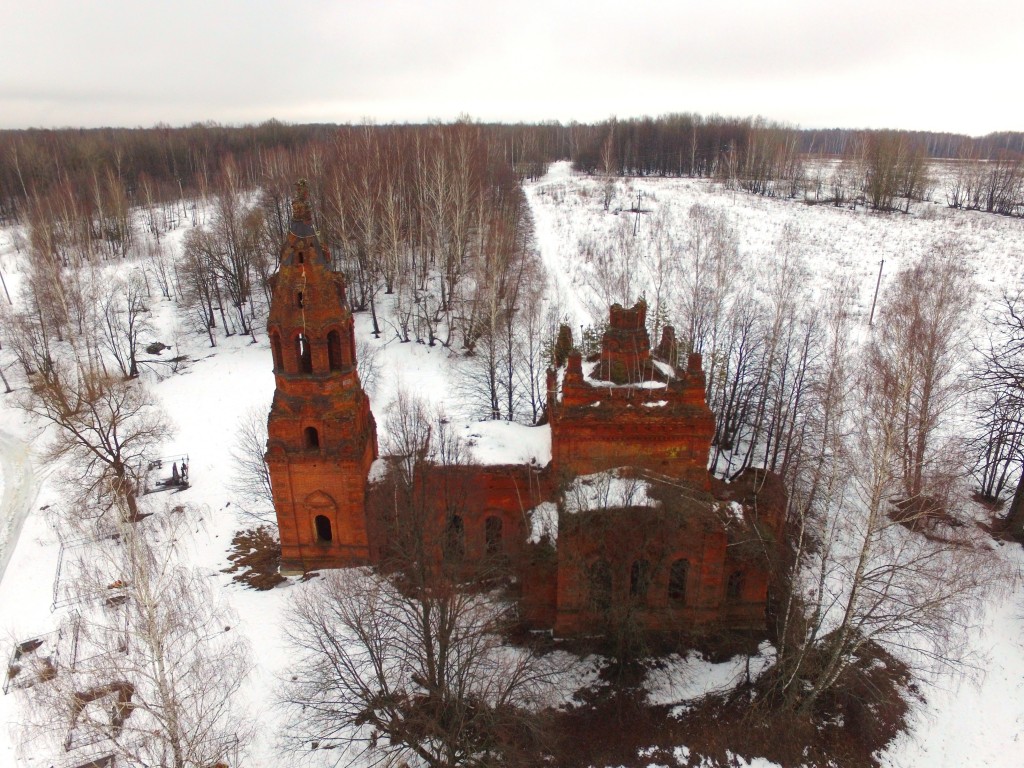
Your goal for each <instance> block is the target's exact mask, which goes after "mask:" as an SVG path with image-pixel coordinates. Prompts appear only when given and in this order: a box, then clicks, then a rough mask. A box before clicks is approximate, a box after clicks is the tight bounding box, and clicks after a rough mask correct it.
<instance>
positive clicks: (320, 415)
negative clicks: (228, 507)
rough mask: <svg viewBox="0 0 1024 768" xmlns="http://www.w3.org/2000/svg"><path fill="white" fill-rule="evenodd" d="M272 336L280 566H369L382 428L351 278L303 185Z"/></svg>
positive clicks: (275, 287) (278, 284) (273, 305)
mask: <svg viewBox="0 0 1024 768" xmlns="http://www.w3.org/2000/svg"><path fill="white" fill-rule="evenodd" d="M270 286H271V300H270V317H269V319H268V320H267V331H268V335H269V336H270V348H271V351H272V353H273V360H274V380H275V384H276V388H275V390H274V402H273V405H272V406H271V408H270V418H269V420H268V440H267V454H266V461H267V466H268V468H269V470H270V483H271V487H272V489H273V494H274V508H275V510H276V512H277V522H278V527H279V530H280V535H281V570H282V572H284V573H297V572H303V571H308V570H314V569H316V568H338V567H343V566H349V565H359V564H363V563H366V562H367V561H368V559H369V546H368V542H367V533H366V509H365V499H366V484H367V475H368V473H369V471H370V465H371V464H372V463H373V461H374V460H375V459H376V458H377V426H376V423H375V422H374V420H373V414H372V413H371V412H370V401H369V398H368V397H367V396H366V393H365V392H364V391H363V388H362V385H361V384H360V382H359V374H358V372H357V371H356V350H355V331H354V323H353V320H352V313H351V312H350V311H349V309H348V305H347V303H346V301H345V279H344V277H343V276H342V275H341V273H339V272H335V271H333V270H332V269H331V258H330V253H329V252H328V250H327V248H326V247H325V246H324V245H323V243H322V242H321V241H320V236H319V234H318V233H317V231H316V228H315V227H314V226H313V214H312V209H311V208H310V204H309V192H308V188H307V186H306V182H305V181H299V182H298V184H296V191H295V198H294V200H293V201H292V220H291V224H290V226H289V228H288V235H287V236H286V238H285V241H284V243H283V245H282V246H281V257H280V262H279V265H278V270H277V273H276V274H275V275H273V276H272V277H271V278H270Z"/></svg>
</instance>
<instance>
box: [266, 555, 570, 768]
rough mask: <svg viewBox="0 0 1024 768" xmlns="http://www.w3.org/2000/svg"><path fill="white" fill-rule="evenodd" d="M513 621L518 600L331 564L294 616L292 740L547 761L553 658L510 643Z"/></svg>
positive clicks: (294, 746) (358, 752)
mask: <svg viewBox="0 0 1024 768" xmlns="http://www.w3.org/2000/svg"><path fill="white" fill-rule="evenodd" d="M511 619H512V608H511V606H510V605H509V604H507V603H504V602H501V601H499V600H497V599H496V598H493V597H491V596H488V595H481V594H471V593H469V592H466V591H463V590H461V589H459V588H458V587H456V586H455V585H453V584H450V583H449V584H447V585H443V586H442V585H440V584H435V585H434V586H433V587H432V588H430V589H415V588H410V586H409V585H399V584H398V583H396V582H395V581H392V580H389V579H384V578H378V577H376V576H374V575H373V574H372V573H369V572H367V571H365V570H361V569H352V570H345V571H331V572H330V573H328V574H326V576H325V577H324V578H323V579H319V580H317V581H316V582H314V583H311V584H310V585H308V587H306V588H304V589H303V590H302V591H300V592H299V593H298V595H297V596H296V598H295V600H294V602H293V604H292V608H291V611H290V614H289V621H288V624H287V626H288V629H287V634H288V639H289V643H290V645H291V647H292V649H293V651H294V652H295V654H296V655H295V657H294V658H295V661H294V663H293V665H292V666H291V669H290V674H289V679H288V680H286V681H285V684H284V688H283V690H282V692H281V703H282V705H283V706H284V709H285V712H286V726H285V734H284V737H285V744H286V745H287V746H288V747H289V748H290V749H291V750H293V751H294V752H296V753H299V754H301V753H306V754H309V751H310V748H311V747H312V748H313V749H314V750H315V749H317V748H328V749H329V748H336V747H339V746H340V747H341V748H342V749H343V750H344V753H343V754H342V755H341V756H339V758H337V759H338V760H339V761H341V760H344V761H346V762H352V761H355V760H357V759H359V758H360V757H362V756H366V757H367V758H369V759H370V760H372V761H374V762H377V761H380V762H385V763H386V764H389V765H392V764H393V765H399V764H401V763H402V761H407V762H408V761H414V762H419V763H421V764H423V765H427V766H434V767H436V768H441V767H442V766H443V767H444V768H450V767H454V766H519V765H523V766H526V765H536V764H538V762H539V761H540V759H541V758H540V749H541V745H542V739H541V733H542V730H541V717H540V715H539V714H538V712H537V710H538V708H539V707H540V706H541V705H543V704H544V703H545V701H546V696H547V695H548V689H549V682H550V678H551V675H552V673H553V667H552V666H551V665H550V664H548V663H546V661H545V659H543V658H540V657H537V656H535V655H533V654H532V653H531V652H530V651H528V650H526V649H516V648H511V647H508V646H506V645H504V644H503V643H502V641H501V640H500V634H499V633H500V632H501V631H502V630H503V628H504V627H505V626H506V625H507V624H508V623H509V622H510V620H511Z"/></svg>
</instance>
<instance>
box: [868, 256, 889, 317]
mask: <svg viewBox="0 0 1024 768" xmlns="http://www.w3.org/2000/svg"><path fill="white" fill-rule="evenodd" d="M884 266H885V259H882V260H881V261H880V262H879V263H878V280H876V281H875V298H873V299H872V300H871V317H870V318H868V325H871V324H872V323H873V322H874V321H875V302H876V301H878V286H880V285H881V284H882V267H884Z"/></svg>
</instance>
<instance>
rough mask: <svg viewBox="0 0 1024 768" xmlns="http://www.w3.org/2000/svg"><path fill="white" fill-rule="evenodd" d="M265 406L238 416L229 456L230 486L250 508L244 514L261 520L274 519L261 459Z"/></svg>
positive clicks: (264, 448)
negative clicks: (232, 469)
mask: <svg viewBox="0 0 1024 768" xmlns="http://www.w3.org/2000/svg"><path fill="white" fill-rule="evenodd" d="M269 410H270V408H269V405H267V406H253V407H252V408H250V409H249V410H248V411H246V412H245V414H244V415H243V416H242V418H241V420H240V421H239V423H238V429H237V431H236V432H235V438H236V439H235V445H234V447H233V448H232V449H231V458H232V459H234V463H235V475H234V479H233V480H232V481H231V488H232V490H234V491H235V492H236V493H238V494H239V495H241V496H242V497H243V498H245V499H246V500H248V501H249V502H251V503H252V504H253V505H254V507H253V509H252V510H251V511H247V514H249V515H251V516H252V517H255V518H256V519H258V520H260V521H262V522H268V523H272V522H275V521H276V517H275V513H274V492H273V489H272V487H271V485H270V470H269V468H268V467H267V462H266V461H264V460H263V457H264V455H265V454H266V452H267V413H268V412H269Z"/></svg>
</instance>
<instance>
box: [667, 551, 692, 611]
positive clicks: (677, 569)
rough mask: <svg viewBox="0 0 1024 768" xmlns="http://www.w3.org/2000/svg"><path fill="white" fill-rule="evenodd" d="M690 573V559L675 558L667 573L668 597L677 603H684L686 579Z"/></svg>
mask: <svg viewBox="0 0 1024 768" xmlns="http://www.w3.org/2000/svg"><path fill="white" fill-rule="evenodd" d="M689 575H690V561H689V560H676V561H675V562H674V563H672V570H670V571H669V573H668V599H669V600H670V601H671V602H673V603H676V604H677V605H685V604H686V579H687V577H688V576H689Z"/></svg>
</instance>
